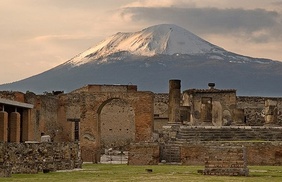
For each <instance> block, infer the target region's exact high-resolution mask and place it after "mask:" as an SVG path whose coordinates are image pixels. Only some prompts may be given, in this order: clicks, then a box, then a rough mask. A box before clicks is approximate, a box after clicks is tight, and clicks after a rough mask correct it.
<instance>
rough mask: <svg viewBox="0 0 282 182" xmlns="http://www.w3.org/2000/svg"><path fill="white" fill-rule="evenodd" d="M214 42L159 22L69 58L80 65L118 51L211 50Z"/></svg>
mask: <svg viewBox="0 0 282 182" xmlns="http://www.w3.org/2000/svg"><path fill="white" fill-rule="evenodd" d="M214 48H218V47H217V46H215V45H212V44H210V43H209V42H207V41H205V40H203V39H201V38H200V37H198V36H196V35H194V34H193V33H191V32H189V31H188V30H186V29H184V28H182V27H179V26H177V25H174V24H160V25H154V26H151V27H148V28H145V29H143V30H141V31H138V32H132V33H121V32H119V33H117V34H115V35H112V36H110V37H109V38H107V39H105V40H103V41H102V42H100V43H99V44H98V45H96V46H94V47H91V48H90V49H88V50H87V51H85V52H83V53H81V54H79V55H77V56H76V57H74V58H73V59H71V60H70V61H69V63H71V64H72V65H81V64H84V63H87V62H90V61H93V60H97V59H100V58H104V57H106V56H109V55H111V54H113V53H117V52H124V51H125V52H129V53H130V54H134V55H139V56H154V55H157V54H166V55H173V54H201V53H207V52H211V51H212V50H213V49H214Z"/></svg>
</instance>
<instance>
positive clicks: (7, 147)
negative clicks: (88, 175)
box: [0, 142, 82, 177]
mask: <svg viewBox="0 0 282 182" xmlns="http://www.w3.org/2000/svg"><path fill="white" fill-rule="evenodd" d="M81 165H82V161H81V157H80V147H79V144H78V143H51V142H50V143H20V144H18V143H0V170H1V171H0V176H3V177H5V176H10V174H11V173H12V174H15V173H27V174H30V173H38V172H41V171H43V170H48V171H56V170H66V169H74V168H81Z"/></svg>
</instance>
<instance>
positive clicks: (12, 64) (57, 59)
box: [0, 0, 282, 84]
mask: <svg viewBox="0 0 282 182" xmlns="http://www.w3.org/2000/svg"><path fill="white" fill-rule="evenodd" d="M161 23H172V24H176V25H179V26H182V27H184V28H186V29H187V30H189V31H191V32H193V33H194V34H196V35H198V36H200V37H202V38H203V39H205V40H207V41H209V42H211V43H213V44H215V45H218V46H220V47H223V48H224V49H226V50H229V51H232V52H235V53H239V54H243V55H247V56H252V57H263V58H271V59H275V60H280V61H282V51H281V49H282V0H139V1H137V0H103V1H96V0H79V1H78V0H0V65H1V66H0V84H2V83H7V82H12V81H16V80H20V79H23V78H26V77H29V76H32V75H35V74H38V73H41V72H43V71H46V70H48V69H50V68H53V67H55V66H57V65H59V64H61V63H63V62H65V61H67V60H69V59H71V58H72V57H74V56H75V55H77V54H78V53H80V52H83V51H85V50H86V49H87V48H89V47H92V46H94V45H96V44H97V43H98V42H100V41H101V40H103V39H104V38H106V37H108V36H110V35H112V34H115V33H117V32H132V31H139V30H141V29H144V28H146V27H148V26H151V25H155V24H161Z"/></svg>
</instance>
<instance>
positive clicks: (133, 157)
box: [128, 141, 282, 165]
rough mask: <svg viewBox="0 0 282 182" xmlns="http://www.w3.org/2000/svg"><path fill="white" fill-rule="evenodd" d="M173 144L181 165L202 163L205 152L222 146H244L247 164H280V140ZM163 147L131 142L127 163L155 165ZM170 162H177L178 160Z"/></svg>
mask: <svg viewBox="0 0 282 182" xmlns="http://www.w3.org/2000/svg"><path fill="white" fill-rule="evenodd" d="M173 143H174V142H171V143H169V144H167V145H171V144H173ZM163 145H166V144H163ZM174 145H178V146H179V148H180V152H179V155H180V156H179V158H180V164H182V165H204V164H205V159H206V157H207V152H208V151H210V150H211V148H222V147H227V148H229V147H231V148H232V147H244V148H245V150H246V162H247V163H248V165H282V141H263V142H259V141H257V142H251V141H246V142H245V141H233V142H232V141H231V142H230V141H229V142H227V141H201V142H183V143H180V142H176V143H175V144H174ZM163 148H165V147H160V144H159V143H139V144H131V147H130V150H129V156H128V164H130V165H156V164H158V163H159V162H161V161H160V158H161V153H163V152H166V151H165V150H163ZM162 150H163V151H162ZM218 154H219V155H220V154H221V153H220V151H218ZM162 155H164V154H162ZM177 155H178V154H177ZM172 157H173V156H172ZM176 157H177V156H176ZM176 157H174V158H176ZM170 162H171V163H173V162H177V163H179V161H170Z"/></svg>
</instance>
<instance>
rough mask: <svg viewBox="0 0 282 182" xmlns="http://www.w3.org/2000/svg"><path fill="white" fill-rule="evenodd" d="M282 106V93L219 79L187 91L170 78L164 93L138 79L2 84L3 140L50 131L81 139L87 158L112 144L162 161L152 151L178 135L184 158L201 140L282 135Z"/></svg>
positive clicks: (54, 136)
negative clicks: (221, 83)
mask: <svg viewBox="0 0 282 182" xmlns="http://www.w3.org/2000/svg"><path fill="white" fill-rule="evenodd" d="M281 111H282V98H265V97H239V96H237V95H236V90H233V89H228V90H226V89H217V88H216V87H215V85H214V84H212V83H211V84H209V88H207V89H189V90H185V91H183V92H181V82H180V80H170V82H169V93H163V94H154V93H152V92H149V91H138V90H137V86H136V85H87V86H85V87H82V88H79V89H77V90H74V91H72V92H70V93H60V92H59V93H58V94H57V93H56V92H54V93H53V94H51V93H50V94H44V95H36V94H34V93H32V92H27V93H20V92H7V91H2V92H0V124H1V128H0V140H1V142H15V143H23V142H27V141H29V142H30V141H40V138H41V135H42V134H46V135H49V136H50V137H51V140H52V141H53V142H79V143H80V147H81V155H82V159H83V161H92V162H99V161H100V157H101V154H103V152H104V151H105V149H109V148H117V149H120V150H124V151H128V150H133V151H134V150H135V149H136V151H137V152H138V151H139V149H140V151H143V152H141V153H148V154H149V155H150V156H151V157H149V158H150V159H149V158H148V156H143V157H140V158H141V159H142V160H143V161H146V160H144V159H145V158H148V161H149V162H145V163H146V164H150V163H154V162H152V161H150V160H151V159H152V158H153V160H155V161H158V162H160V161H161V159H162V156H161V155H162V153H165V152H164V150H167V148H165V147H162V146H163V145H162V144H166V143H170V144H171V143H173V142H174V141H177V142H178V143H181V142H182V143H183V145H181V146H182V148H180V150H182V152H180V154H179V155H180V156H182V157H180V161H181V162H182V163H189V161H190V162H191V161H192V158H193V157H191V156H192V154H191V153H189V152H188V153H187V150H185V147H186V148H187V144H188V143H189V142H191V141H194V140H197V141H213V140H220V141H223V140H226V141H227V140H228V141H232V140H243V139H244V137H245V139H246V136H247V137H248V140H267V141H275V140H282V136H280V134H279V133H281V132H280V126H281V125H282V112H281ZM269 128H271V130H269ZM226 129H229V132H227V131H226ZM246 129H250V130H251V131H250V130H248V131H249V132H248V131H246ZM267 129H268V131H273V132H268V133H270V134H268V135H267V137H268V138H267V137H263V136H266V135H261V133H263V132H266V130H267ZM223 130H224V131H223ZM233 130H234V131H233ZM237 130H238V131H237ZM241 130H242V131H241ZM281 131H282V130H281ZM193 132H194V133H193ZM197 132H198V133H197ZM205 132H206V133H205ZM220 133H225V135H224V136H223V135H222V134H220ZM277 133H278V134H277ZM247 134H248V135H247ZM280 137H281V138H280ZM185 142H186V143H185ZM132 143H134V145H135V146H136V147H135V149H132V148H130V144H132ZM141 143H148V146H147V147H144V145H142V144H141ZM150 146H152V147H150ZM189 146H191V145H189ZM188 148H189V147H188ZM144 151H145V152H144ZM189 151H191V150H189ZM276 152H277V151H276ZM139 153H140V152H139ZM278 153H279V151H278ZM281 153H282V151H281ZM140 155H141V154H140ZM189 155H190V158H191V159H190V160H189V157H188V156H189ZM136 156H138V155H135V157H136ZM278 156H279V155H278ZM281 156H282V155H281ZM130 160H131V162H132V161H134V160H136V158H132V156H131V157H130ZM281 161H282V160H281ZM129 163H130V162H129ZM133 163H134V162H133ZM136 163H138V164H140V161H139V162H138V161H137V162H136Z"/></svg>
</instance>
